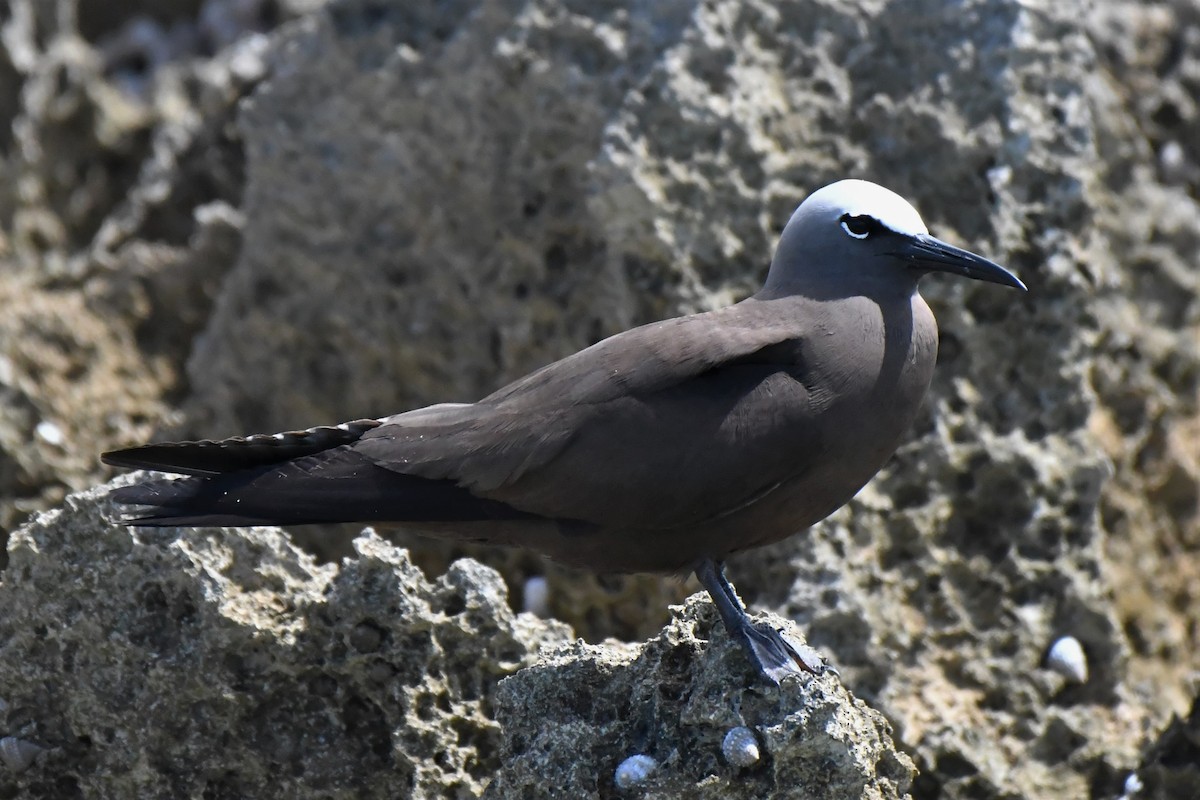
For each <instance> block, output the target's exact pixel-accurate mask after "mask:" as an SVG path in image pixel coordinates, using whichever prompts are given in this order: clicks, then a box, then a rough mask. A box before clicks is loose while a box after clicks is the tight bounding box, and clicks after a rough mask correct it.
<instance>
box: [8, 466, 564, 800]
mask: <svg viewBox="0 0 1200 800" xmlns="http://www.w3.org/2000/svg"><path fill="white" fill-rule="evenodd" d="M104 491H105V487H100V488H98V489H95V490H92V491H90V492H87V493H84V494H81V495H72V496H70V497H69V498H68V499H67V501H66V503H65V505H64V507H63V508H62V509H59V510H56V511H52V512H47V513H43V514H40V515H38V516H37V517H36V518H35V519H34V520H32V521H31V522H30V523H29V524H28V525H26V526H25V527H23V528H22V529H20V530H19V531H17V532H16V533H15V534H14V535H13V537H12V539H11V542H10V547H9V566H8V569H7V571H6V572H5V576H4V582H3V584H2V585H0V604H3V607H4V608H5V609H6V612H5V614H4V615H3V616H2V617H0V643H2V644H0V687H2V691H3V694H4V699H5V700H6V701H7V703H8V706H7V709H6V716H5V718H4V720H3V721H4V722H5V724H6V726H7V730H6V733H7V734H8V735H9V736H10V737H20V738H21V739H27V740H32V741H34V742H36V743H38V744H39V745H41V746H43V747H44V748H45V751H44V752H43V753H42V754H41V755H40V756H39V757H38V758H37V760H36V761H34V762H33V763H32V764H27V765H26V769H25V770H24V771H22V772H20V773H15V772H7V773H6V772H4V771H0V793H4V794H6V795H8V796H21V797H29V798H40V797H44V798H63V797H76V796H91V797H165V796H173V797H200V796H238V797H279V796H281V795H287V796H296V797H347V798H348V797H356V798H357V797H394V796H396V794H397V792H400V793H402V794H407V795H408V796H413V797H446V796H473V797H474V796H479V795H480V794H481V793H482V792H483V789H484V787H485V786H486V785H487V783H488V781H489V780H491V777H492V776H493V775H494V774H495V773H496V772H497V771H498V770H500V769H501V768H502V764H501V762H500V761H499V760H498V756H499V753H500V752H501V749H502V731H501V729H500V726H499V725H498V724H497V722H496V721H495V720H494V719H493V718H492V708H493V706H494V703H495V691H496V684H497V682H498V681H499V679H500V678H502V677H504V676H505V675H509V674H512V673H513V672H515V671H516V670H518V669H520V668H521V667H523V666H528V665H530V664H532V663H533V662H534V661H535V660H536V654H537V652H538V650H539V649H540V648H541V647H544V646H546V645H548V644H551V643H558V642H562V641H564V640H565V639H566V638H567V637H569V635H570V631H569V630H568V629H567V628H566V626H564V625H563V624H562V623H559V622H554V621H545V622H544V621H541V620H539V619H537V618H536V617H534V616H532V615H530V614H520V615H517V614H514V613H513V612H512V611H511V610H510V609H509V605H508V597H507V591H506V588H505V586H504V583H503V581H502V580H501V578H500V576H499V575H497V574H496V573H495V572H494V571H493V570H491V569H490V568H488V567H485V566H483V565H482V564H479V563H477V562H474V561H469V560H463V561H459V562H457V563H456V564H455V565H454V567H453V568H452V569H451V570H450V571H449V572H448V573H447V574H446V575H444V576H442V577H441V578H439V579H437V580H436V581H433V582H430V581H428V580H426V579H425V577H424V576H423V575H422V573H421V572H420V570H419V569H417V568H416V567H415V566H414V565H413V564H412V562H411V561H410V560H409V559H408V556H407V554H406V553H405V552H404V551H403V550H398V549H396V548H395V547H393V546H391V545H389V544H387V543H385V542H383V541H382V540H380V539H379V538H378V537H377V536H376V535H375V534H374V533H373V532H371V531H370V530H368V531H367V532H365V533H364V534H363V535H362V536H360V537H359V538H358V539H356V540H355V543H354V546H355V551H356V556H355V558H353V559H352V560H348V561H346V562H344V563H342V564H340V565H334V564H326V565H320V564H317V563H315V562H314V561H313V560H312V558H311V557H309V556H308V555H306V554H304V553H302V552H300V551H299V550H297V549H296V548H295V547H294V546H293V545H291V544H290V543H289V542H288V540H287V537H286V535H284V534H283V533H282V532H281V531H279V530H277V529H272V528H250V529H244V530H220V529H208V530H200V531H196V530H188V531H186V532H174V533H171V532H167V533H166V535H162V536H160V535H153V536H150V535H147V536H143V535H142V534H141V533H139V532H138V531H136V530H133V529H127V528H124V527H120V526H115V525H112V524H110V523H109V522H107V521H106V520H105V519H104V518H103V516H102V514H112V513H114V509H113V508H112V507H111V506H108V505H106V504H104V503H103V502H102V495H103V493H104Z"/></svg>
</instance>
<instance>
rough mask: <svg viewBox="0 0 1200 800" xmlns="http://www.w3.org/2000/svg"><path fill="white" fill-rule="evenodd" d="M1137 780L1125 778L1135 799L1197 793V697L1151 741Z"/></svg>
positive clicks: (1199, 774) (1199, 722)
mask: <svg viewBox="0 0 1200 800" xmlns="http://www.w3.org/2000/svg"><path fill="white" fill-rule="evenodd" d="M1133 774H1134V775H1136V780H1128V781H1126V787H1127V789H1128V787H1129V785H1130V783H1133V784H1134V786H1133V788H1134V789H1135V791H1133V792H1129V794H1130V795H1131V800H1132V798H1138V800H1169V799H1170V798H1176V797H1197V796H1200V696H1198V697H1197V698H1196V700H1195V701H1194V702H1193V703H1192V708H1191V711H1189V712H1188V714H1187V716H1186V717H1181V716H1176V717H1175V718H1173V719H1172V720H1171V722H1170V724H1168V725H1167V726H1166V729H1165V730H1163V731H1162V733H1161V734H1159V736H1158V738H1157V739H1156V740H1154V741H1153V742H1152V743H1151V745H1150V747H1149V749H1148V751H1147V753H1146V755H1145V757H1144V758H1143V760H1142V763H1141V765H1140V766H1139V767H1138V768H1137V772H1136V773H1133Z"/></svg>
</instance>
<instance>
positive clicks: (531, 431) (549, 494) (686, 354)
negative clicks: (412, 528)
mask: <svg viewBox="0 0 1200 800" xmlns="http://www.w3.org/2000/svg"><path fill="white" fill-rule="evenodd" d="M733 309H737V306H734V307H731V309H723V310H722V311H724V312H726V313H725V314H722V312H711V313H709V314H705V315H697V316H695V317H684V318H680V319H676V320H668V321H667V322H664V323H657V324H655V325H649V326H644V327H642V328H637V329H634V330H632V331H628V332H626V333H625V334H621V335H619V336H616V337H613V338H611V339H607V340H605V341H603V342H601V343H599V344H597V345H595V346H593V347H591V348H588V349H586V350H583V351H581V352H579V353H577V354H575V355H574V356H571V357H568V358H566V359H563V360H562V361H559V362H556V363H554V364H552V365H550V366H549V367H546V368H544V369H542V370H539V371H537V372H535V373H533V374H531V375H529V376H527V377H526V378H523V379H521V380H519V381H517V382H516V383H513V384H511V385H509V386H507V387H505V388H504V389H501V390H500V391H498V392H496V393H495V394H493V395H491V396H490V397H487V398H485V399H484V400H482V401H480V402H479V403H475V404H471V405H463V406H434V407H431V408H429V409H419V410H417V411H415V412H409V413H407V414H400V415H397V416H395V417H391V418H388V419H386V420H384V424H383V425H381V426H379V427H378V428H375V429H372V430H370V431H367V432H365V433H364V435H363V437H362V438H361V439H360V440H359V441H357V442H355V443H354V444H353V445H351V447H352V449H353V450H354V451H355V452H356V453H358V454H360V455H363V456H365V457H367V458H368V459H369V460H370V461H372V462H374V463H376V464H378V465H379V466H382V467H384V468H386V469H390V470H394V471H396V472H399V473H402V474H406V475H416V476H420V477H423V478H428V479H435V480H451V481H454V482H455V483H457V484H458V485H459V486H462V487H464V488H466V489H468V490H470V491H471V493H472V494H474V495H476V496H479V497H484V498H489V499H492V500H497V501H500V502H503V503H506V504H508V505H511V506H512V507H514V508H516V509H520V510H522V511H525V512H528V513H533V514H538V515H542V516H547V517H555V518H566V519H576V520H582V521H585V522H590V523H594V524H597V525H601V526H636V527H643V528H644V527H672V526H677V525H685V524H691V523H695V522H699V521H703V520H706V519H710V518H712V517H715V516H719V515H720V514H723V513H728V512H730V511H732V510H735V509H736V508H738V507H740V506H742V505H744V504H746V503H748V502H751V501H752V500H754V499H755V498H756V497H758V496H760V495H762V494H763V493H764V492H768V491H770V490H771V489H772V488H773V487H774V486H776V485H778V483H779V482H781V481H783V480H786V479H787V478H789V477H792V476H793V475H794V474H795V471H796V469H797V464H798V463H800V464H802V463H803V458H802V457H800V458H799V462H798V456H799V455H800V453H801V452H808V453H809V454H810V455H811V453H812V451H813V450H814V449H815V448H818V447H820V442H818V441H817V429H818V428H819V426H816V425H813V424H812V419H811V413H812V412H811V409H810V407H809V396H808V389H807V387H806V386H805V377H806V376H805V374H804V373H805V369H804V365H803V364H802V362H801V359H800V358H799V350H800V342H799V341H798V340H797V339H796V328H795V325H794V324H792V325H784V324H780V325H775V326H772V325H763V324H761V323H760V322H759V321H756V320H747V319H745V317H744V316H739V315H737V314H733V313H728V312H730V311H732V310H733ZM751 323H754V324H751Z"/></svg>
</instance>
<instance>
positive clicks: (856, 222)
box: [840, 214, 880, 239]
mask: <svg viewBox="0 0 1200 800" xmlns="http://www.w3.org/2000/svg"><path fill="white" fill-rule="evenodd" d="M840 221H841V223H842V230H844V231H845V232H846V235H847V236H851V237H853V238H855V239H865V238H867V237H868V236H870V235H871V234H872V233H874V232H875V231H876V230H877V229H878V228H879V227H880V225H879V221H878V220H876V219H874V218H873V217H869V216H867V215H866V214H860V215H859V216H850V215H849V214H843V215H842V218H841V220H840Z"/></svg>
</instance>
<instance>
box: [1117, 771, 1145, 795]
mask: <svg viewBox="0 0 1200 800" xmlns="http://www.w3.org/2000/svg"><path fill="white" fill-rule="evenodd" d="M1145 788H1146V785H1145V784H1144V783H1142V779H1141V778H1139V777H1138V774H1137V773H1136V772H1131V773H1129V777H1128V778H1126V779H1125V794H1124V795H1122V797H1123V798H1133V797H1136V796H1137V795H1138V793H1139V792H1141V791H1142V789H1145Z"/></svg>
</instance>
